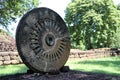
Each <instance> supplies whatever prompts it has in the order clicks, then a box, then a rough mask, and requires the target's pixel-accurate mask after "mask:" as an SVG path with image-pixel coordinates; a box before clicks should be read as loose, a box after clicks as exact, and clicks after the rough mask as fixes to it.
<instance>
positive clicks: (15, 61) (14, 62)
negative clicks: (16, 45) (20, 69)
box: [11, 60, 19, 64]
mask: <svg viewBox="0 0 120 80" xmlns="http://www.w3.org/2000/svg"><path fill="white" fill-rule="evenodd" d="M11 63H12V64H18V63H19V61H18V60H11Z"/></svg>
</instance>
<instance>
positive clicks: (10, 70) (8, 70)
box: [0, 64, 28, 76]
mask: <svg viewBox="0 0 120 80" xmlns="http://www.w3.org/2000/svg"><path fill="white" fill-rule="evenodd" d="M27 69H28V68H27V67H26V66H25V65H24V64H18V65H4V66H0V76H5V75H12V74H16V73H26V72H27Z"/></svg>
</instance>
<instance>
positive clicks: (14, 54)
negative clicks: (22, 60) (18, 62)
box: [9, 52, 19, 56]
mask: <svg viewBox="0 0 120 80" xmlns="http://www.w3.org/2000/svg"><path fill="white" fill-rule="evenodd" d="M9 55H10V56H18V55H19V54H18V52H10V53H9Z"/></svg>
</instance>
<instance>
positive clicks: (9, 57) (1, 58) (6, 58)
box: [0, 52, 22, 65]
mask: <svg viewBox="0 0 120 80" xmlns="http://www.w3.org/2000/svg"><path fill="white" fill-rule="evenodd" d="M20 63H22V60H21V58H20V57H19V55H18V52H0V65H7V64H20Z"/></svg>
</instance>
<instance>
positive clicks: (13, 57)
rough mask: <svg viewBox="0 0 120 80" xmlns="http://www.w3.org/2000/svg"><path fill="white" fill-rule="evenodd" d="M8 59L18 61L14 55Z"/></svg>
mask: <svg viewBox="0 0 120 80" xmlns="http://www.w3.org/2000/svg"><path fill="white" fill-rule="evenodd" d="M10 59H11V60H16V59H18V56H15V55H13V56H10Z"/></svg>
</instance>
